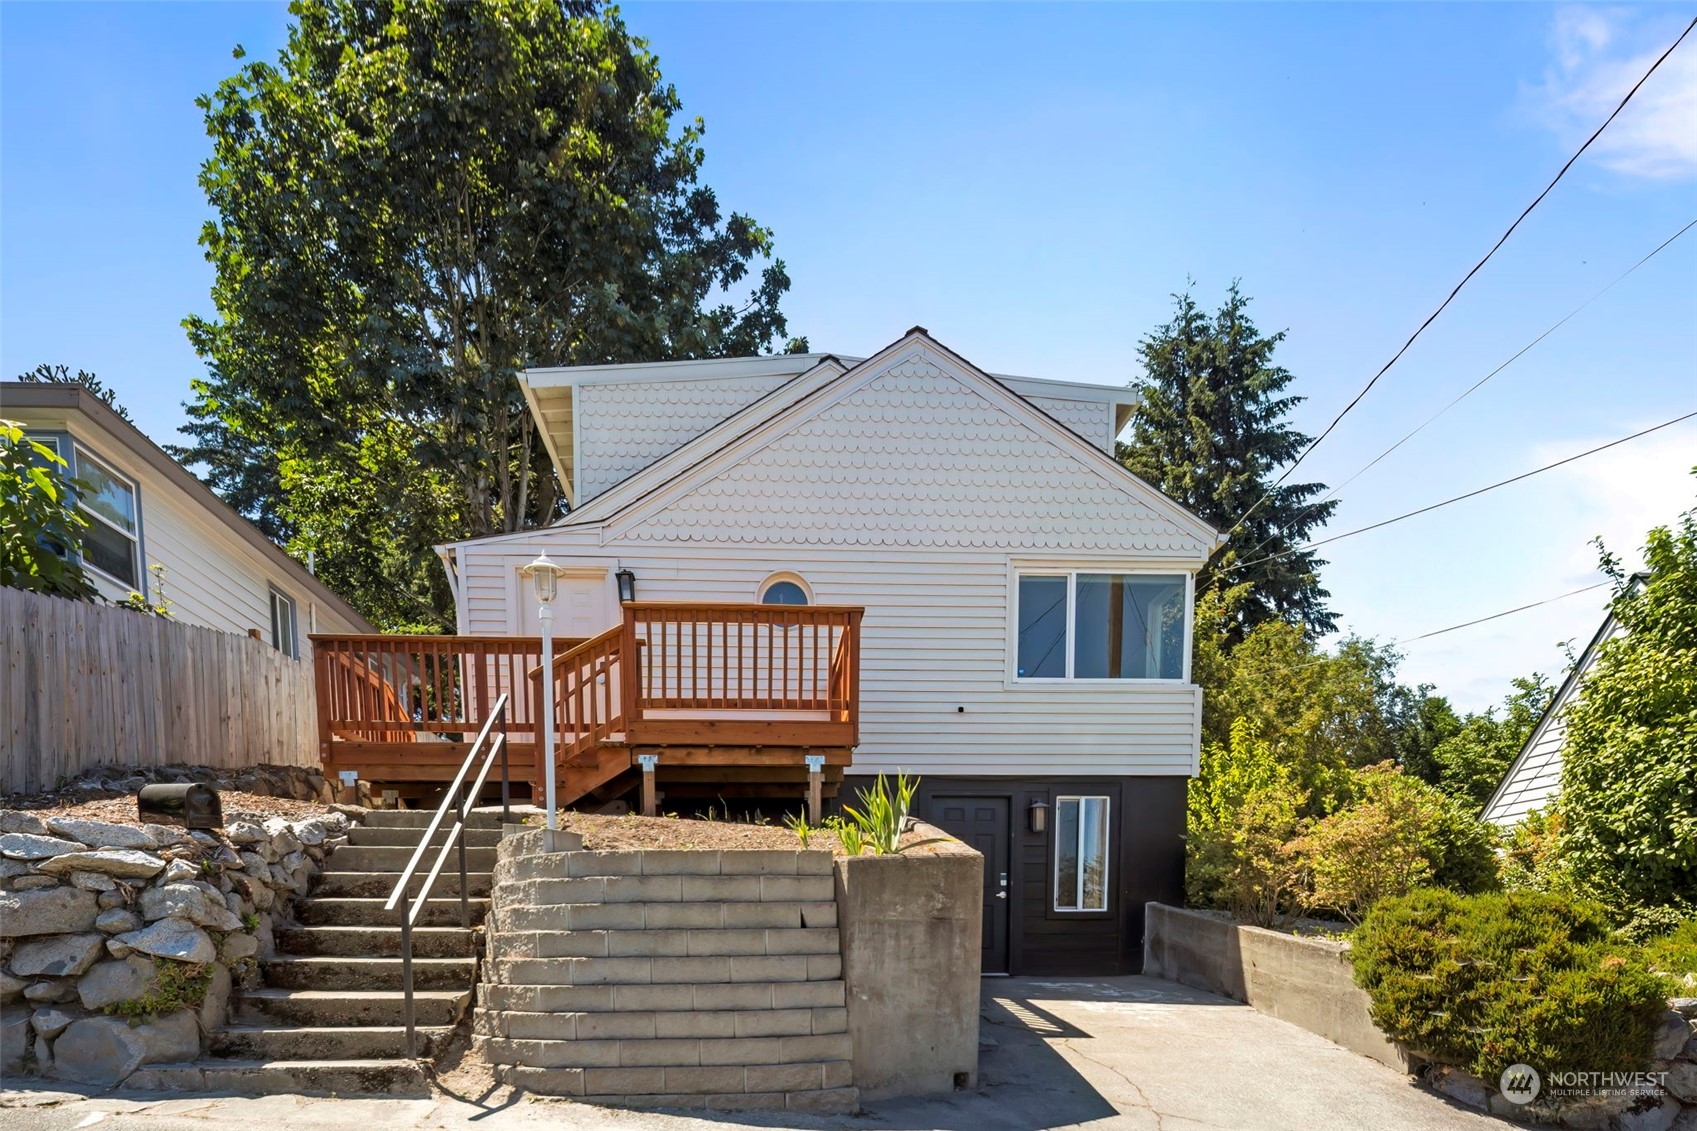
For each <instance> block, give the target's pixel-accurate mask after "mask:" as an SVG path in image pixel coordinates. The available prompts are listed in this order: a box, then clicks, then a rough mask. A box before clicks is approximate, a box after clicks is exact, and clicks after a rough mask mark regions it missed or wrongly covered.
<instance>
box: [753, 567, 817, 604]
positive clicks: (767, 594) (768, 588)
mask: <svg viewBox="0 0 1697 1131" xmlns="http://www.w3.org/2000/svg"><path fill="white" fill-rule="evenodd" d="M760 603H761V604H762V605H811V604H812V603H813V596H812V594H810V593H809V592H808V591H807V583H806V582H805V581H803V580H802V579H801V578H800V577H798V576H796V575H795V574H793V573H775V574H773V575H772V576H771V577H768V578H767V579H766V580H765V581H763V582H761V583H760Z"/></svg>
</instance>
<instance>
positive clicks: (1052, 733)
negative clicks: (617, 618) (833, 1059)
mask: <svg viewBox="0 0 1697 1131" xmlns="http://www.w3.org/2000/svg"><path fill="white" fill-rule="evenodd" d="M592 541H593V540H592V539H590V538H588V537H586V536H585V535H583V534H577V535H575V536H574V535H572V534H570V533H568V532H566V531H558V532H547V533H540V534H539V535H533V536H532V537H531V538H530V539H527V540H524V541H522V542H518V541H502V542H500V543H484V544H481V545H479V544H470V545H463V546H462V547H461V548H460V554H461V561H460V574H461V585H462V593H463V597H464V609H465V612H466V618H467V619H466V623H465V624H463V625H462V631H466V632H471V633H476V634H480V635H481V634H489V635H509V634H511V633H512V632H513V631H514V628H513V627H512V622H511V620H510V614H509V610H510V608H511V607H513V606H512V603H511V602H512V594H513V593H514V592H515V589H516V586H517V585H518V584H519V581H518V570H519V567H520V566H522V565H524V564H525V563H526V562H528V561H530V560H531V559H533V558H535V556H536V555H537V554H538V553H539V552H541V551H542V550H544V549H546V550H547V552H548V555H549V557H551V558H553V559H554V560H555V561H556V562H558V563H559V564H560V565H565V566H583V565H605V566H607V567H608V572H609V575H610V574H611V573H612V572H613V571H614V570H617V569H621V568H623V569H629V570H631V571H632V572H633V573H634V574H635V575H636V586H637V597H638V598H639V599H641V600H654V601H753V600H754V599H755V595H756V593H757V591H758V589H759V586H760V583H761V582H762V581H763V580H765V579H766V578H767V577H768V576H770V575H771V574H772V573H775V572H777V571H780V570H789V571H794V572H795V573H798V574H800V575H801V576H802V577H804V578H805V579H806V580H807V582H808V584H809V585H810V586H811V587H812V589H813V595H814V600H815V602H816V603H817V604H821V605H862V606H864V607H865V609H866V616H865V621H864V623H863V627H862V637H861V663H860V671H861V714H860V718H861V724H860V729H861V741H860V746H859V747H858V748H857V749H856V751H855V756H854V765H855V772H856V773H877V772H879V771H885V772H894V771H896V770H906V771H908V772H910V773H923V774H1006V775H1010V776H1013V775H1022V774H1023V775H1032V774H1075V775H1081V776H1088V775H1120V774H1189V773H1192V772H1194V767H1195V762H1196V742H1197V726H1196V719H1197V717H1198V714H1199V711H1200V694H1201V693H1200V691H1199V690H1198V689H1197V688H1196V687H1194V686H1191V685H1188V684H1175V683H1165V682H1162V683H1143V682H1140V681H1135V680H1124V681H1119V682H1118V683H1115V684H1112V685H1103V684H1075V685H1066V684H1022V683H1012V684H1010V682H1009V680H1008V676H1007V673H1008V615H1009V602H1010V599H1011V596H1010V593H1009V585H1010V571H1009V564H1008V563H1009V558H1008V556H1007V555H999V556H994V557H991V556H986V555H982V554H974V553H946V552H925V553H916V552H912V551H907V552H898V551H889V550H884V551H878V550H866V551H864V552H862V553H859V554H856V555H853V556H845V555H844V554H843V553H842V552H841V551H828V550H818V549H806V550H804V549H797V550H790V551H779V550H776V549H773V550H756V549H729V548H714V549H713V550H712V551H710V552H705V553H704V552H702V551H700V550H699V549H695V550H682V549H681V548H680V550H674V551H672V552H663V553H656V552H654V551H652V550H647V551H640V550H633V551H625V552H621V553H620V554H618V556H617V557H614V556H611V555H609V554H607V553H606V550H605V549H602V548H600V547H593V546H592V545H591V543H592ZM675 554H676V555H678V556H674V555H675ZM1080 564H1087V563H1086V562H1083V561H1081V562H1080ZM1118 564H1120V565H1123V564H1124V562H1123V560H1120V561H1119V562H1118ZM1144 568H1155V569H1159V568H1163V566H1162V563H1160V562H1149V563H1146V564H1145V567H1144ZM1168 568H1170V567H1168ZM609 626H610V625H609ZM524 631H525V632H527V633H528V632H532V631H534V629H532V628H530V627H529V626H526V627H525V628H524ZM961 708H964V710H962V709H961Z"/></svg>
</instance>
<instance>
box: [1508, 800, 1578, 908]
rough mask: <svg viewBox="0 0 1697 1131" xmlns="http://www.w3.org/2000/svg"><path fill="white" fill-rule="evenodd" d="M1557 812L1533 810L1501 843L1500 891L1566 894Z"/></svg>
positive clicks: (1567, 884)
mask: <svg viewBox="0 0 1697 1131" xmlns="http://www.w3.org/2000/svg"><path fill="white" fill-rule="evenodd" d="M1561 824H1562V822H1561V810H1560V809H1559V808H1557V807H1556V806H1554V805H1552V806H1551V807H1550V808H1549V809H1548V810H1541V809H1534V810H1532V812H1530V813H1528V814H1526V816H1524V817H1522V818H1521V819H1520V822H1519V823H1518V824H1516V825H1515V826H1514V827H1513V828H1511V829H1510V830H1509V831H1508V834H1507V836H1506V837H1505V838H1504V840H1503V853H1502V883H1503V887H1505V888H1509V889H1513V890H1528V891H1570V890H1572V885H1571V883H1570V880H1569V877H1568V875H1567V870H1566V869H1565V868H1564V867H1563V866H1562V859H1561Z"/></svg>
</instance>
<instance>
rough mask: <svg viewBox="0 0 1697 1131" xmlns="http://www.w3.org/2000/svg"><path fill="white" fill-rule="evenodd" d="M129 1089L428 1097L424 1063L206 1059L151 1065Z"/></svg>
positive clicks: (133, 1077)
mask: <svg viewBox="0 0 1697 1131" xmlns="http://www.w3.org/2000/svg"><path fill="white" fill-rule="evenodd" d="M124 1086H125V1087H127V1088H136V1089H139V1090H142V1091H158V1092H222V1093H225V1094H228V1095H237V1096H269V1095H277V1094H281V1093H296V1094H304V1095H337V1096H350V1095H353V1096H361V1095H363V1096H370V1095H382V1096H427V1095H429V1094H430V1080H429V1077H428V1076H427V1075H426V1073H425V1070H424V1064H423V1062H422V1061H417V1060H399V1059H376V1060H304V1061H303V1060H235V1059H228V1060H227V1059H222V1058H219V1057H206V1058H204V1059H202V1060H197V1061H194V1062H193V1063H188V1064H152V1065H147V1066H145V1067H143V1068H141V1069H139V1070H137V1071H136V1072H135V1073H134V1074H132V1075H131V1076H129V1077H128V1078H127V1079H126V1080H125V1081H124Z"/></svg>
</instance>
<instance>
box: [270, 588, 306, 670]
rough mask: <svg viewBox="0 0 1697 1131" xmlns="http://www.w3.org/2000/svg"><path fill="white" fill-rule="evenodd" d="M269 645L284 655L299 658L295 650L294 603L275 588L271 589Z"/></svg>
mask: <svg viewBox="0 0 1697 1131" xmlns="http://www.w3.org/2000/svg"><path fill="white" fill-rule="evenodd" d="M271 646H272V647H273V648H275V649H277V651H279V652H281V653H283V655H285V656H292V657H294V658H295V659H297V660H298V659H299V658H300V653H299V652H297V651H295V603H294V601H292V600H290V599H289V598H288V597H285V596H283V595H282V594H281V593H279V592H277V591H276V590H275V589H273V590H272V591H271Z"/></svg>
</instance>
